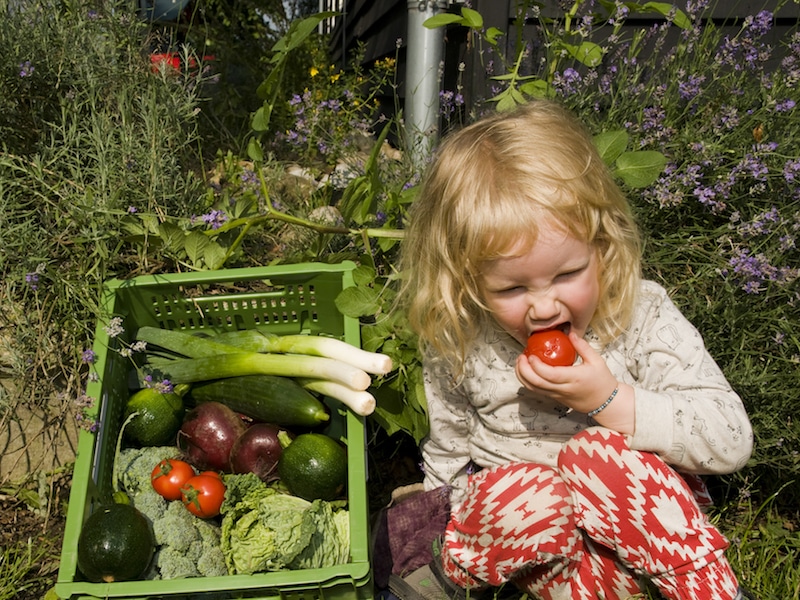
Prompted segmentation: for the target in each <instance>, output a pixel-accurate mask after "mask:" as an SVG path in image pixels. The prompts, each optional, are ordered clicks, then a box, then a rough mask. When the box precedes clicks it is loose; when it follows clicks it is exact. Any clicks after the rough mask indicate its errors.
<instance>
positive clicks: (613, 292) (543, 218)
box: [400, 100, 641, 374]
mask: <svg viewBox="0 0 800 600" xmlns="http://www.w3.org/2000/svg"><path fill="white" fill-rule="evenodd" d="M553 222H556V223H558V224H560V225H561V226H563V227H564V228H565V230H566V231H567V232H569V233H570V234H571V235H573V236H574V237H576V238H578V239H581V240H586V241H587V242H588V243H590V244H591V245H592V246H593V247H594V248H595V249H596V251H597V253H598V259H599V265H600V294H601V297H600V302H599V305H598V307H597V311H596V312H595V315H594V317H593V319H592V322H591V327H592V329H593V331H594V332H595V333H596V334H597V335H598V337H599V338H600V340H601V342H602V343H604V344H607V343H609V342H611V341H612V340H613V339H614V338H615V337H617V336H618V335H619V334H620V333H622V332H623V331H624V329H625V328H626V327H627V326H628V324H629V322H630V318H631V314H632V312H633V306H634V302H635V293H636V289H637V288H638V283H639V279H640V261H641V244H640V239H639V234H638V230H637V228H636V225H635V223H634V220H633V217H632V214H631V210H630V206H629V204H628V202H627V199H626V198H625V196H624V195H623V193H622V191H621V190H620V189H619V187H618V186H617V184H616V183H615V181H614V179H613V177H612V175H611V173H610V171H609V169H608V168H607V166H606V165H605V163H604V162H603V160H602V158H601V157H600V155H599V153H598V151H597V149H596V147H595V145H594V143H593V141H592V138H591V136H590V135H589V133H588V132H587V130H586V129H585V127H584V126H583V125H582V124H581V123H580V122H579V121H578V120H577V118H576V117H575V116H574V115H573V114H572V113H571V112H569V111H568V110H566V109H565V108H563V107H562V106H561V105H559V104H558V103H556V102H554V101H550V100H536V101H531V102H529V103H527V104H525V105H522V106H520V107H518V108H517V109H515V110H513V111H510V112H503V113H496V114H493V115H492V116H490V117H487V118H484V119H482V120H480V121H478V122H476V123H474V124H472V125H470V126H468V127H465V128H464V129H461V130H460V131H457V132H455V133H452V134H450V135H449V136H447V137H446V138H445V140H444V141H443V143H442V145H441V147H440V148H439V150H438V152H437V155H436V156H435V158H434V161H433V163H432V164H431V166H430V168H429V169H428V171H427V173H426V175H425V177H424V180H423V183H422V187H421V190H420V194H419V197H418V198H417V200H416V201H415V202H414V204H413V205H412V208H411V215H410V224H409V227H408V229H407V232H406V238H405V240H404V242H403V246H402V251H401V260H400V268H401V270H402V277H403V283H402V287H401V293H400V299H401V300H400V301H401V305H402V306H403V307H404V309H405V310H406V312H407V315H408V318H409V321H410V324H411V327H412V328H413V329H414V331H415V332H416V333H417V334H418V336H419V341H420V347H421V349H422V351H423V353H424V354H425V355H426V356H428V357H438V358H440V359H444V360H446V361H447V362H448V363H449V365H450V367H451V368H452V369H453V370H454V372H455V373H457V374H460V373H461V369H462V365H463V362H464V358H465V355H466V353H467V351H468V348H469V346H470V344H471V343H472V342H473V340H474V339H475V338H476V336H477V335H478V332H479V331H480V330H481V328H482V327H484V326H486V325H487V324H489V323H490V322H491V315H490V313H489V311H488V309H487V307H486V306H485V304H484V302H483V300H482V299H481V294H480V290H481V285H480V269H481V265H482V264H483V263H485V262H486V261H488V260H492V259H496V258H498V257H502V256H507V255H508V253H509V252H511V251H512V249H515V248H516V249H518V248H519V245H520V243H521V242H524V243H530V244H531V245H533V243H534V242H535V240H536V236H537V234H538V231H539V227H540V226H547V227H549V226H552V224H553Z"/></svg>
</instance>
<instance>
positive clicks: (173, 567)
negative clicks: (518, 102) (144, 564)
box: [156, 546, 199, 579]
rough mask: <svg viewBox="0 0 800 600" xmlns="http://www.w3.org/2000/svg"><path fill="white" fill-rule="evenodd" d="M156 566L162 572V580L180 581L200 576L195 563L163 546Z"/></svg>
mask: <svg viewBox="0 0 800 600" xmlns="http://www.w3.org/2000/svg"><path fill="white" fill-rule="evenodd" d="M156 565H158V570H159V571H160V572H161V579H178V578H183V577H197V576H198V575H199V573H198V572H197V565H196V564H195V561H194V560H193V559H192V558H191V557H189V556H186V555H185V554H183V553H181V552H180V551H179V550H175V548H171V547H170V546H161V548H160V549H159V550H158V554H157V555H156Z"/></svg>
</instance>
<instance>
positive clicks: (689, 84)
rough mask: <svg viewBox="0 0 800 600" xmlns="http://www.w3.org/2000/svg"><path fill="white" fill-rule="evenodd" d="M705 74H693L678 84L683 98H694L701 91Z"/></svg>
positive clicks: (679, 92)
mask: <svg viewBox="0 0 800 600" xmlns="http://www.w3.org/2000/svg"><path fill="white" fill-rule="evenodd" d="M705 80H706V78H705V75H692V76H691V77H689V79H688V80H686V81H682V82H681V83H679V84H678V94H679V95H680V97H681V99H683V100H692V99H693V98H695V97H696V96H697V95H698V94H699V93H700V91H701V89H702V85H703V83H704V82H705Z"/></svg>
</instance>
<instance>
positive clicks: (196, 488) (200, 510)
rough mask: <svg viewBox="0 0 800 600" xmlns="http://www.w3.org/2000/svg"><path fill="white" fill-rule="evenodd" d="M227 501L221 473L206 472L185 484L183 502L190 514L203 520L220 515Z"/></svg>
mask: <svg viewBox="0 0 800 600" xmlns="http://www.w3.org/2000/svg"><path fill="white" fill-rule="evenodd" d="M224 499H225V484H224V483H223V482H222V478H221V477H220V476H219V473H215V472H213V471H204V472H203V473H200V474H199V475H195V476H194V477H192V478H191V479H190V480H189V481H187V482H186V483H184V484H183V487H182V488H181V500H182V501H183V505H184V506H185V507H186V508H187V509H188V510H189V512H190V513H192V514H193V515H195V516H196V517H200V518H201V519H210V518H212V517H216V516H217V515H218V514H219V509H220V507H221V506H222V501H223V500H224Z"/></svg>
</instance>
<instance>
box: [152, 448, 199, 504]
mask: <svg viewBox="0 0 800 600" xmlns="http://www.w3.org/2000/svg"><path fill="white" fill-rule="evenodd" d="M192 477H194V469H193V468H192V465H190V464H189V463H187V462H185V461H182V460H178V459H176V458H168V459H165V460H162V461H161V462H160V463H158V464H157V465H156V467H155V468H154V469H153V472H152V473H151V474H150V481H151V483H152V484H153V489H154V490H155V491H156V492H158V494H159V495H160V496H162V497H163V498H165V499H166V500H180V499H181V486H183V484H184V483H186V482H187V481H189V479H191V478H192Z"/></svg>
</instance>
